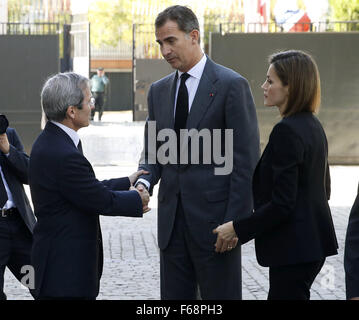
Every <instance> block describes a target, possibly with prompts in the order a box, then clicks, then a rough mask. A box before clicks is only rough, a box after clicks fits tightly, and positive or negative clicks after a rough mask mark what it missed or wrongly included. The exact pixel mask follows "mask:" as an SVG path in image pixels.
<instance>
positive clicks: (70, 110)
mask: <svg viewBox="0 0 359 320" xmlns="http://www.w3.org/2000/svg"><path fill="white" fill-rule="evenodd" d="M75 109H76V107H75V106H69V107H67V110H66V117H67V118H69V119H75V115H76V110H75Z"/></svg>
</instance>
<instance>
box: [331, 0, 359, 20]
mask: <svg viewBox="0 0 359 320" xmlns="http://www.w3.org/2000/svg"><path fill="white" fill-rule="evenodd" d="M329 5H330V8H331V18H332V20H336V21H353V20H359V0H329Z"/></svg>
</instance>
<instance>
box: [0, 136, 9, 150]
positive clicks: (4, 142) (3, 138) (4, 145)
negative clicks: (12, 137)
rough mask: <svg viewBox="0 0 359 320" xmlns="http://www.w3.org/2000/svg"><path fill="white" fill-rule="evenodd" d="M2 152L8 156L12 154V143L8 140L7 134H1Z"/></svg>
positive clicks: (0, 146) (0, 145)
mask: <svg viewBox="0 0 359 320" xmlns="http://www.w3.org/2000/svg"><path fill="white" fill-rule="evenodd" d="M0 151H1V152H2V153H4V154H7V153H9V152H10V143H9V140H8V139H7V134H6V132H5V133H3V134H0Z"/></svg>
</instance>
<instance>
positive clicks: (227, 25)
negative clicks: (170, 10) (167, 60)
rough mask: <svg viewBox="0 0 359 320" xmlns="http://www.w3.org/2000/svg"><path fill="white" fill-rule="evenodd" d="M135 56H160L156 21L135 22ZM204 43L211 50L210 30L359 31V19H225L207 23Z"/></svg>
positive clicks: (241, 31)
mask: <svg viewBox="0 0 359 320" xmlns="http://www.w3.org/2000/svg"><path fill="white" fill-rule="evenodd" d="M133 28H134V32H133V34H134V50H133V53H134V58H137V59H139V58H146V59H160V58H161V52H160V48H159V46H158V44H157V43H156V39H155V29H154V25H153V24H135V25H134V26H133ZM201 31H202V32H201V42H202V46H203V48H204V51H205V52H206V53H208V47H209V37H210V33H213V32H219V33H221V34H226V33H251V32H252V33H280V32H359V21H325V22H323V21H322V22H310V23H307V22H303V23H275V22H271V23H247V24H245V23H240V22H222V23H215V24H213V23H208V24H204V26H203V30H201Z"/></svg>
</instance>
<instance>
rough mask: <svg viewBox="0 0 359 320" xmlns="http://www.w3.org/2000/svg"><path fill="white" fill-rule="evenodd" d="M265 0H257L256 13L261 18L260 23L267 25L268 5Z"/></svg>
mask: <svg viewBox="0 0 359 320" xmlns="http://www.w3.org/2000/svg"><path fill="white" fill-rule="evenodd" d="M267 2H268V1H267V0H258V6H257V11H258V13H259V15H260V16H261V20H262V21H261V22H264V23H267V21H268V11H269V9H270V8H269V6H270V3H267Z"/></svg>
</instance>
